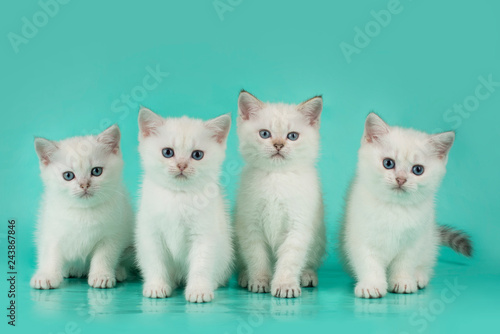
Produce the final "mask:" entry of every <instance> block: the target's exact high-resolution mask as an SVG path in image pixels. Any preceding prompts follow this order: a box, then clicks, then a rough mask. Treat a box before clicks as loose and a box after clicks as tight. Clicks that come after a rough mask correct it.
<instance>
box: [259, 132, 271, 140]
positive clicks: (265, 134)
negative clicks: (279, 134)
mask: <svg viewBox="0 0 500 334" xmlns="http://www.w3.org/2000/svg"><path fill="white" fill-rule="evenodd" d="M259 135H260V136H261V137H262V138H264V139H267V138H269V137H271V132H269V131H267V130H260V131H259Z"/></svg>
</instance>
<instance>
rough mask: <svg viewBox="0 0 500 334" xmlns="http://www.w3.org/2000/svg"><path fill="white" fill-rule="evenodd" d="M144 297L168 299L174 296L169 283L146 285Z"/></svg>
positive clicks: (143, 289) (143, 292) (143, 291)
mask: <svg viewBox="0 0 500 334" xmlns="http://www.w3.org/2000/svg"><path fill="white" fill-rule="evenodd" d="M142 295H143V296H144V297H147V298H167V297H170V296H171V295H172V288H171V287H170V286H169V285H168V284H167V283H144V286H143V288H142Z"/></svg>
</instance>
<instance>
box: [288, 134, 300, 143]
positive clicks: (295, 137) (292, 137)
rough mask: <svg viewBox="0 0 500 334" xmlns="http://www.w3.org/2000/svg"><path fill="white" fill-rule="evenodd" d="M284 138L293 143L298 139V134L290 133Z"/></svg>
mask: <svg viewBox="0 0 500 334" xmlns="http://www.w3.org/2000/svg"><path fill="white" fill-rule="evenodd" d="M286 137H287V138H288V139H290V140H294V141H295V140H297V139H299V134H298V133H297V132H290V133H289V134H288V135H287V136H286Z"/></svg>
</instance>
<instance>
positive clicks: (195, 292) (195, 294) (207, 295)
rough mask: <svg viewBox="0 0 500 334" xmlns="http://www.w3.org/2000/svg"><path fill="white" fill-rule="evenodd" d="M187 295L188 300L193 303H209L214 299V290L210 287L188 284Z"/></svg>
mask: <svg viewBox="0 0 500 334" xmlns="http://www.w3.org/2000/svg"><path fill="white" fill-rule="evenodd" d="M185 296H186V300H187V301H188V302H191V303H207V302H209V301H211V300H212V299H214V291H213V290H212V289H210V288H208V287H202V286H189V285H188V286H187V287H186V291H185Z"/></svg>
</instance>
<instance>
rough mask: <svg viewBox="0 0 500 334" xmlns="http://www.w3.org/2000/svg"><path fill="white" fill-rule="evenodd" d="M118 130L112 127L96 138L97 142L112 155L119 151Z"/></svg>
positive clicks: (116, 127) (115, 126)
mask: <svg viewBox="0 0 500 334" xmlns="http://www.w3.org/2000/svg"><path fill="white" fill-rule="evenodd" d="M120 137H121V134H120V129H119V128H118V126H117V125H112V126H110V127H109V128H107V129H106V130H104V131H103V132H102V133H100V134H99V135H98V136H97V141H98V142H100V143H102V144H104V145H106V146H107V147H108V148H109V149H111V152H112V153H113V154H117V153H118V151H119V150H120Z"/></svg>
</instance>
